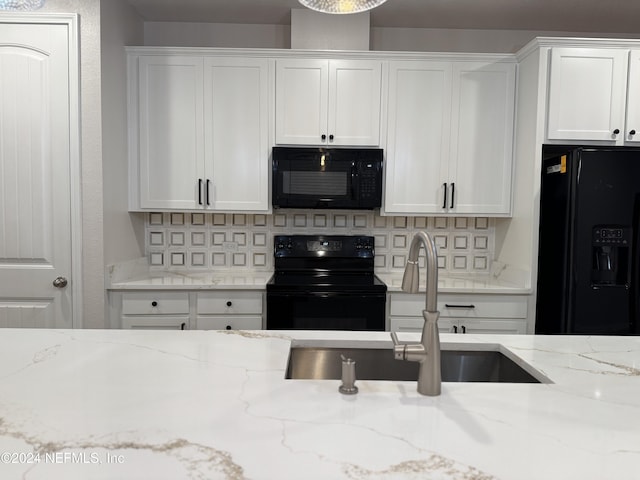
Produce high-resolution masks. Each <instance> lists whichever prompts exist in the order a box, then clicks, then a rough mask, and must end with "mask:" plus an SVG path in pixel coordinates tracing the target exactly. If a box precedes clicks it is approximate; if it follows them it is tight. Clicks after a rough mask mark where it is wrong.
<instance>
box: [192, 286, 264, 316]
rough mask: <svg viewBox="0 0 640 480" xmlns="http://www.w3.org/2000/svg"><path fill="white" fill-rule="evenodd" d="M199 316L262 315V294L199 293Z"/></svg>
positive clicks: (197, 307) (197, 308) (197, 310)
mask: <svg viewBox="0 0 640 480" xmlns="http://www.w3.org/2000/svg"><path fill="white" fill-rule="evenodd" d="M196 312H197V313H198V314H213V315H216V314H218V315H219V314H226V315H233V314H237V315H247V314H257V315H262V293H261V292H242V291H220V292H207V293H198V301H197V306H196Z"/></svg>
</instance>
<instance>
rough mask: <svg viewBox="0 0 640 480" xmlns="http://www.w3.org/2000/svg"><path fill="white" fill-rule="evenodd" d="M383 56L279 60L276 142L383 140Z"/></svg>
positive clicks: (370, 142) (366, 142)
mask: <svg viewBox="0 0 640 480" xmlns="http://www.w3.org/2000/svg"><path fill="white" fill-rule="evenodd" d="M381 82H382V61H381V60H358V59H349V60H318V59H279V60H277V61H276V126H275V133H276V143H278V144H285V145H286V144H290V145H336V146H338V145H370V146H375V145H378V144H379V143H380V106H381V93H382V92H381Z"/></svg>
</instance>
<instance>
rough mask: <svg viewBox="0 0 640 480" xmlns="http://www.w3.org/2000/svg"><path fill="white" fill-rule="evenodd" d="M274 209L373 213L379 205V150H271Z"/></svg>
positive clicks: (380, 177) (380, 171)
mask: <svg viewBox="0 0 640 480" xmlns="http://www.w3.org/2000/svg"><path fill="white" fill-rule="evenodd" d="M272 161H273V177H272V182H273V185H272V186H273V188H272V200H273V206H274V207H276V208H278V207H280V208H340V209H354V210H358V209H359V210H372V209H374V208H378V207H380V205H381V204H382V149H380V148H310V147H304V148H303V147H273V155H272Z"/></svg>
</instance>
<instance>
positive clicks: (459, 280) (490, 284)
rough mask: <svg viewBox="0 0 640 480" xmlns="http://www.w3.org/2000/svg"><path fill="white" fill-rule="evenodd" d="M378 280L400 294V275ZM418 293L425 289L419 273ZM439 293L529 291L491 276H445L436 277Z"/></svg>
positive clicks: (518, 293) (390, 275)
mask: <svg viewBox="0 0 640 480" xmlns="http://www.w3.org/2000/svg"><path fill="white" fill-rule="evenodd" d="M377 275H378V277H379V278H380V280H382V281H383V282H384V283H385V284H386V285H387V291H389V292H401V291H402V289H401V288H400V286H401V285H402V274H401V273H400V274H399V273H379V274H377ZM420 278H421V283H420V291H421V292H424V290H425V288H426V284H425V275H424V272H421V277H420ZM438 292H439V293H493V294H513V295H528V294H530V293H531V289H530V288H528V287H526V286H525V285H524V284H522V283H515V282H508V281H504V280H499V279H496V278H494V277H493V276H489V275H487V276H472V275H469V276H462V275H460V276H446V275H438Z"/></svg>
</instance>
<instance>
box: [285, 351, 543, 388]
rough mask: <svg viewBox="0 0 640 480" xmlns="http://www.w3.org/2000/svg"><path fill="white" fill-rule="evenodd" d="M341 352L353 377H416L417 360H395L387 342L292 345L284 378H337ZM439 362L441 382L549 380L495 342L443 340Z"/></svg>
mask: <svg viewBox="0 0 640 480" xmlns="http://www.w3.org/2000/svg"><path fill="white" fill-rule="evenodd" d="M465 347H466V346H465ZM468 347H469V348H472V347H473V346H471V345H469V346H468ZM341 356H344V357H345V358H350V359H352V360H354V361H355V362H356V366H355V368H356V379H357V380H395V381H414V382H415V381H416V380H417V379H418V369H419V364H418V363H416V362H407V361H402V360H396V359H395V358H394V355H393V349H392V347H391V345H389V347H378V348H370V347H365V348H359V347H354V346H352V345H350V346H344V347H336V346H331V347H326V346H309V345H305V346H296V345H293V346H292V347H291V350H290V354H289V363H288V365H287V373H286V378H287V379H298V380H300V379H311V380H340V378H341V376H342V358H341ZM510 357H513V358H510ZM441 366H442V368H441V370H442V381H443V382H496V383H551V382H550V380H549V379H548V378H546V377H545V376H544V375H542V374H541V373H540V372H537V371H536V370H535V369H534V368H533V367H531V366H530V365H527V364H526V363H525V362H523V361H522V360H520V359H518V358H517V357H515V356H513V354H511V353H510V352H508V351H507V352H506V354H505V353H503V351H502V350H501V348H500V345H497V344H495V345H494V344H485V345H483V348H482V349H475V350H465V349H463V348H462V347H461V346H460V345H459V344H458V345H456V346H449V345H447V344H443V345H442V350H441Z"/></svg>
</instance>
